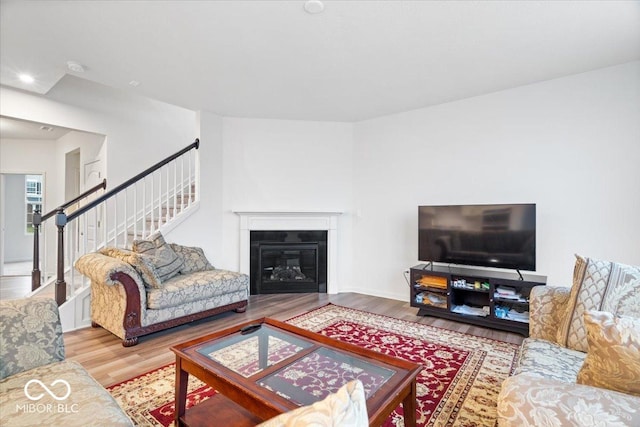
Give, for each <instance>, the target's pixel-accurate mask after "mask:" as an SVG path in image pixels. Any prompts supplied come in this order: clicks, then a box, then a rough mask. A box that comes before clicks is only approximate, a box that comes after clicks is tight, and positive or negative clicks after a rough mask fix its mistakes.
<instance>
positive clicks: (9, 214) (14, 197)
mask: <svg viewBox="0 0 640 427" xmlns="http://www.w3.org/2000/svg"><path fill="white" fill-rule="evenodd" d="M25 178H26V176H25V175H19V174H7V175H5V176H4V198H3V200H4V202H5V204H4V206H3V207H2V215H3V216H4V219H3V221H4V224H3V225H4V229H5V240H6V241H7V242H9V244H8V245H6V246H5V248H4V262H19V261H29V260H31V259H32V255H31V254H32V251H33V236H32V235H31V234H27V232H26V225H27V223H26V209H25V199H24V188H25V187H24V186H25Z"/></svg>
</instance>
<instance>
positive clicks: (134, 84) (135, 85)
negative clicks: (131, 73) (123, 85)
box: [129, 80, 140, 87]
mask: <svg viewBox="0 0 640 427" xmlns="http://www.w3.org/2000/svg"><path fill="white" fill-rule="evenodd" d="M129 84H130V85H131V86H133V87H138V86H140V82H139V81H137V80H131V81H130V82H129Z"/></svg>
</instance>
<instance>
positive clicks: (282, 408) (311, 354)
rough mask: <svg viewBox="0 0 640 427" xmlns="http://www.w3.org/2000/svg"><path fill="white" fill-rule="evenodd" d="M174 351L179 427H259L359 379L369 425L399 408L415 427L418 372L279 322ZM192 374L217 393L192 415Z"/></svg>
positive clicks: (248, 326) (245, 326)
mask: <svg viewBox="0 0 640 427" xmlns="http://www.w3.org/2000/svg"><path fill="white" fill-rule="evenodd" d="M171 351H173V352H174V353H175V355H176V415H175V416H176V426H185V425H188V426H191V427H194V426H197V425H213V424H215V425H229V426H245V425H246V426H254V425H255V424H257V423H260V422H262V421H264V420H267V419H269V418H272V417H274V416H276V415H279V414H281V413H283V412H288V411H291V410H293V409H296V408H298V407H300V406H303V405H308V404H311V403H313V402H315V401H318V400H321V399H324V397H326V396H327V395H328V394H329V393H333V392H335V391H337V390H338V389H339V388H340V387H341V386H342V385H344V384H345V383H346V382H348V381H349V380H351V379H355V378H357V379H359V380H360V381H362V383H363V385H364V389H365V395H366V398H367V412H368V414H369V424H370V425H372V426H379V425H381V424H382V423H383V422H384V421H385V420H386V419H387V417H388V416H389V414H390V413H391V412H392V411H393V410H394V409H395V408H396V407H397V406H398V405H399V404H401V403H402V406H403V412H404V423H405V426H408V427H411V426H415V424H416V377H417V375H418V373H419V372H420V370H421V369H422V367H421V366H420V365H418V364H415V363H411V362H408V361H405V360H402V359H397V358H395V357H391V356H387V355H384V354H380V353H376V352H374V351H371V350H367V349H365V348H362V347H358V346H356V345H353V344H348V343H344V342H341V341H337V340H334V339H331V338H328V337H326V336H324V335H320V334H316V333H314V332H310V331H307V330H304V329H300V328H297V327H295V326H292V325H289V324H287V323H283V322H280V321H277V320H274V319H269V318H262V319H257V320H253V321H250V322H246V323H242V324H240V325H237V326H234V327H231V328H228V329H225V330H222V331H219V332H216V333H212V334H210V335H206V336H204V337H200V338H197V339H194V340H191V341H187V342H185V343H182V344H179V345H176V346H174V347H171ZM190 374H191V375H194V376H196V377H197V378H199V379H200V380H202V381H203V382H205V383H206V384H207V385H209V386H211V387H213V388H214V389H216V390H217V391H218V393H217V394H215V395H214V396H213V397H211V398H210V399H207V400H205V401H204V402H202V403H199V404H197V405H195V406H193V407H192V408H190V409H189V410H186V399H187V382H188V379H189V375H190ZM212 423H213V424H212Z"/></svg>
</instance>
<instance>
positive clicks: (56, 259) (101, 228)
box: [32, 139, 200, 331]
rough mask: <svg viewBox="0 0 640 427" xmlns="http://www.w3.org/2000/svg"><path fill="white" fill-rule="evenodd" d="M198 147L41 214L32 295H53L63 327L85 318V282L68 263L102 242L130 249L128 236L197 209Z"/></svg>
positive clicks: (167, 225)
mask: <svg viewBox="0 0 640 427" xmlns="http://www.w3.org/2000/svg"><path fill="white" fill-rule="evenodd" d="M198 147H199V140H198V139H196V140H195V142H194V143H192V144H190V145H188V146H187V147H185V148H184V149H182V150H180V151H179V152H177V153H175V154H173V155H172V156H169V157H167V158H166V159H164V160H162V161H160V162H158V163H156V164H155V165H153V166H151V167H150V168H148V169H146V170H145V171H144V172H141V173H139V174H138V175H136V176H134V177H133V178H131V179H129V180H127V181H126V182H124V183H123V184H121V185H119V186H117V187H115V188H114V189H112V190H110V191H108V192H104V193H103V194H100V195H99V194H98V193H97V192H91V193H90V194H87V193H85V194H83V195H81V196H79V197H78V198H76V199H74V200H73V201H72V202H73V203H66V204H65V205H62V206H60V207H59V208H57V209H55V210H54V211H52V212H50V213H48V214H46V215H43V216H42V223H41V224H40V223H38V227H36V230H38V229H39V230H41V231H40V232H37V231H36V233H34V270H33V273H32V289H33V292H32V295H46V296H50V297H55V299H56V301H57V302H58V305H59V306H60V317H61V320H62V328H63V331H69V330H73V329H78V328H81V327H86V326H89V324H90V323H91V319H90V311H89V309H90V300H91V293H90V283H89V280H88V279H87V278H86V277H84V276H82V275H81V274H79V273H78V272H77V271H76V270H75V269H74V268H73V265H74V264H75V262H76V260H77V259H78V258H80V257H81V256H82V255H84V254H86V253H89V252H94V251H97V250H99V249H101V248H103V247H106V246H115V247H119V248H127V249H131V243H132V242H133V240H134V239H143V238H146V237H148V236H150V235H151V234H153V233H155V232H156V231H161V232H162V233H164V234H166V233H168V232H169V231H170V230H172V229H173V228H175V227H176V226H177V225H178V224H180V223H181V222H182V221H184V220H185V219H186V218H187V217H189V216H190V215H191V214H192V213H193V212H195V211H196V210H197V209H198V208H199V202H200V194H199V181H200V179H199V176H200V173H199V157H198V151H197V149H198ZM83 196H84V197H83ZM80 198H82V200H79V199H80ZM50 218H51V219H52V220H50V221H47V220H48V219H50ZM34 226H36V221H35V220H34ZM40 235H41V236H42V244H39V236H40ZM40 260H42V262H40Z"/></svg>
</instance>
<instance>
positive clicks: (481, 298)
mask: <svg viewBox="0 0 640 427" xmlns="http://www.w3.org/2000/svg"><path fill="white" fill-rule="evenodd" d="M546 281H547V278H546V276H538V275H533V274H523V275H522V280H521V279H520V277H519V275H518V274H517V273H516V272H509V271H505V272H502V271H492V270H482V269H474V268H465V267H449V266H446V265H417V266H415V267H412V268H411V270H410V285H411V300H410V302H411V306H412V307H417V308H419V310H418V313H417V314H418V316H435V317H440V318H444V319H449V320H455V321H458V322H464V323H470V324H473V325H478V326H485V327H488V328H494V329H501V330H504V331H509V332H515V333H519V334H522V335H524V336H529V320H528V316H526V312H528V311H529V294H530V293H531V288H533V287H534V286H541V285H545V284H546Z"/></svg>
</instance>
